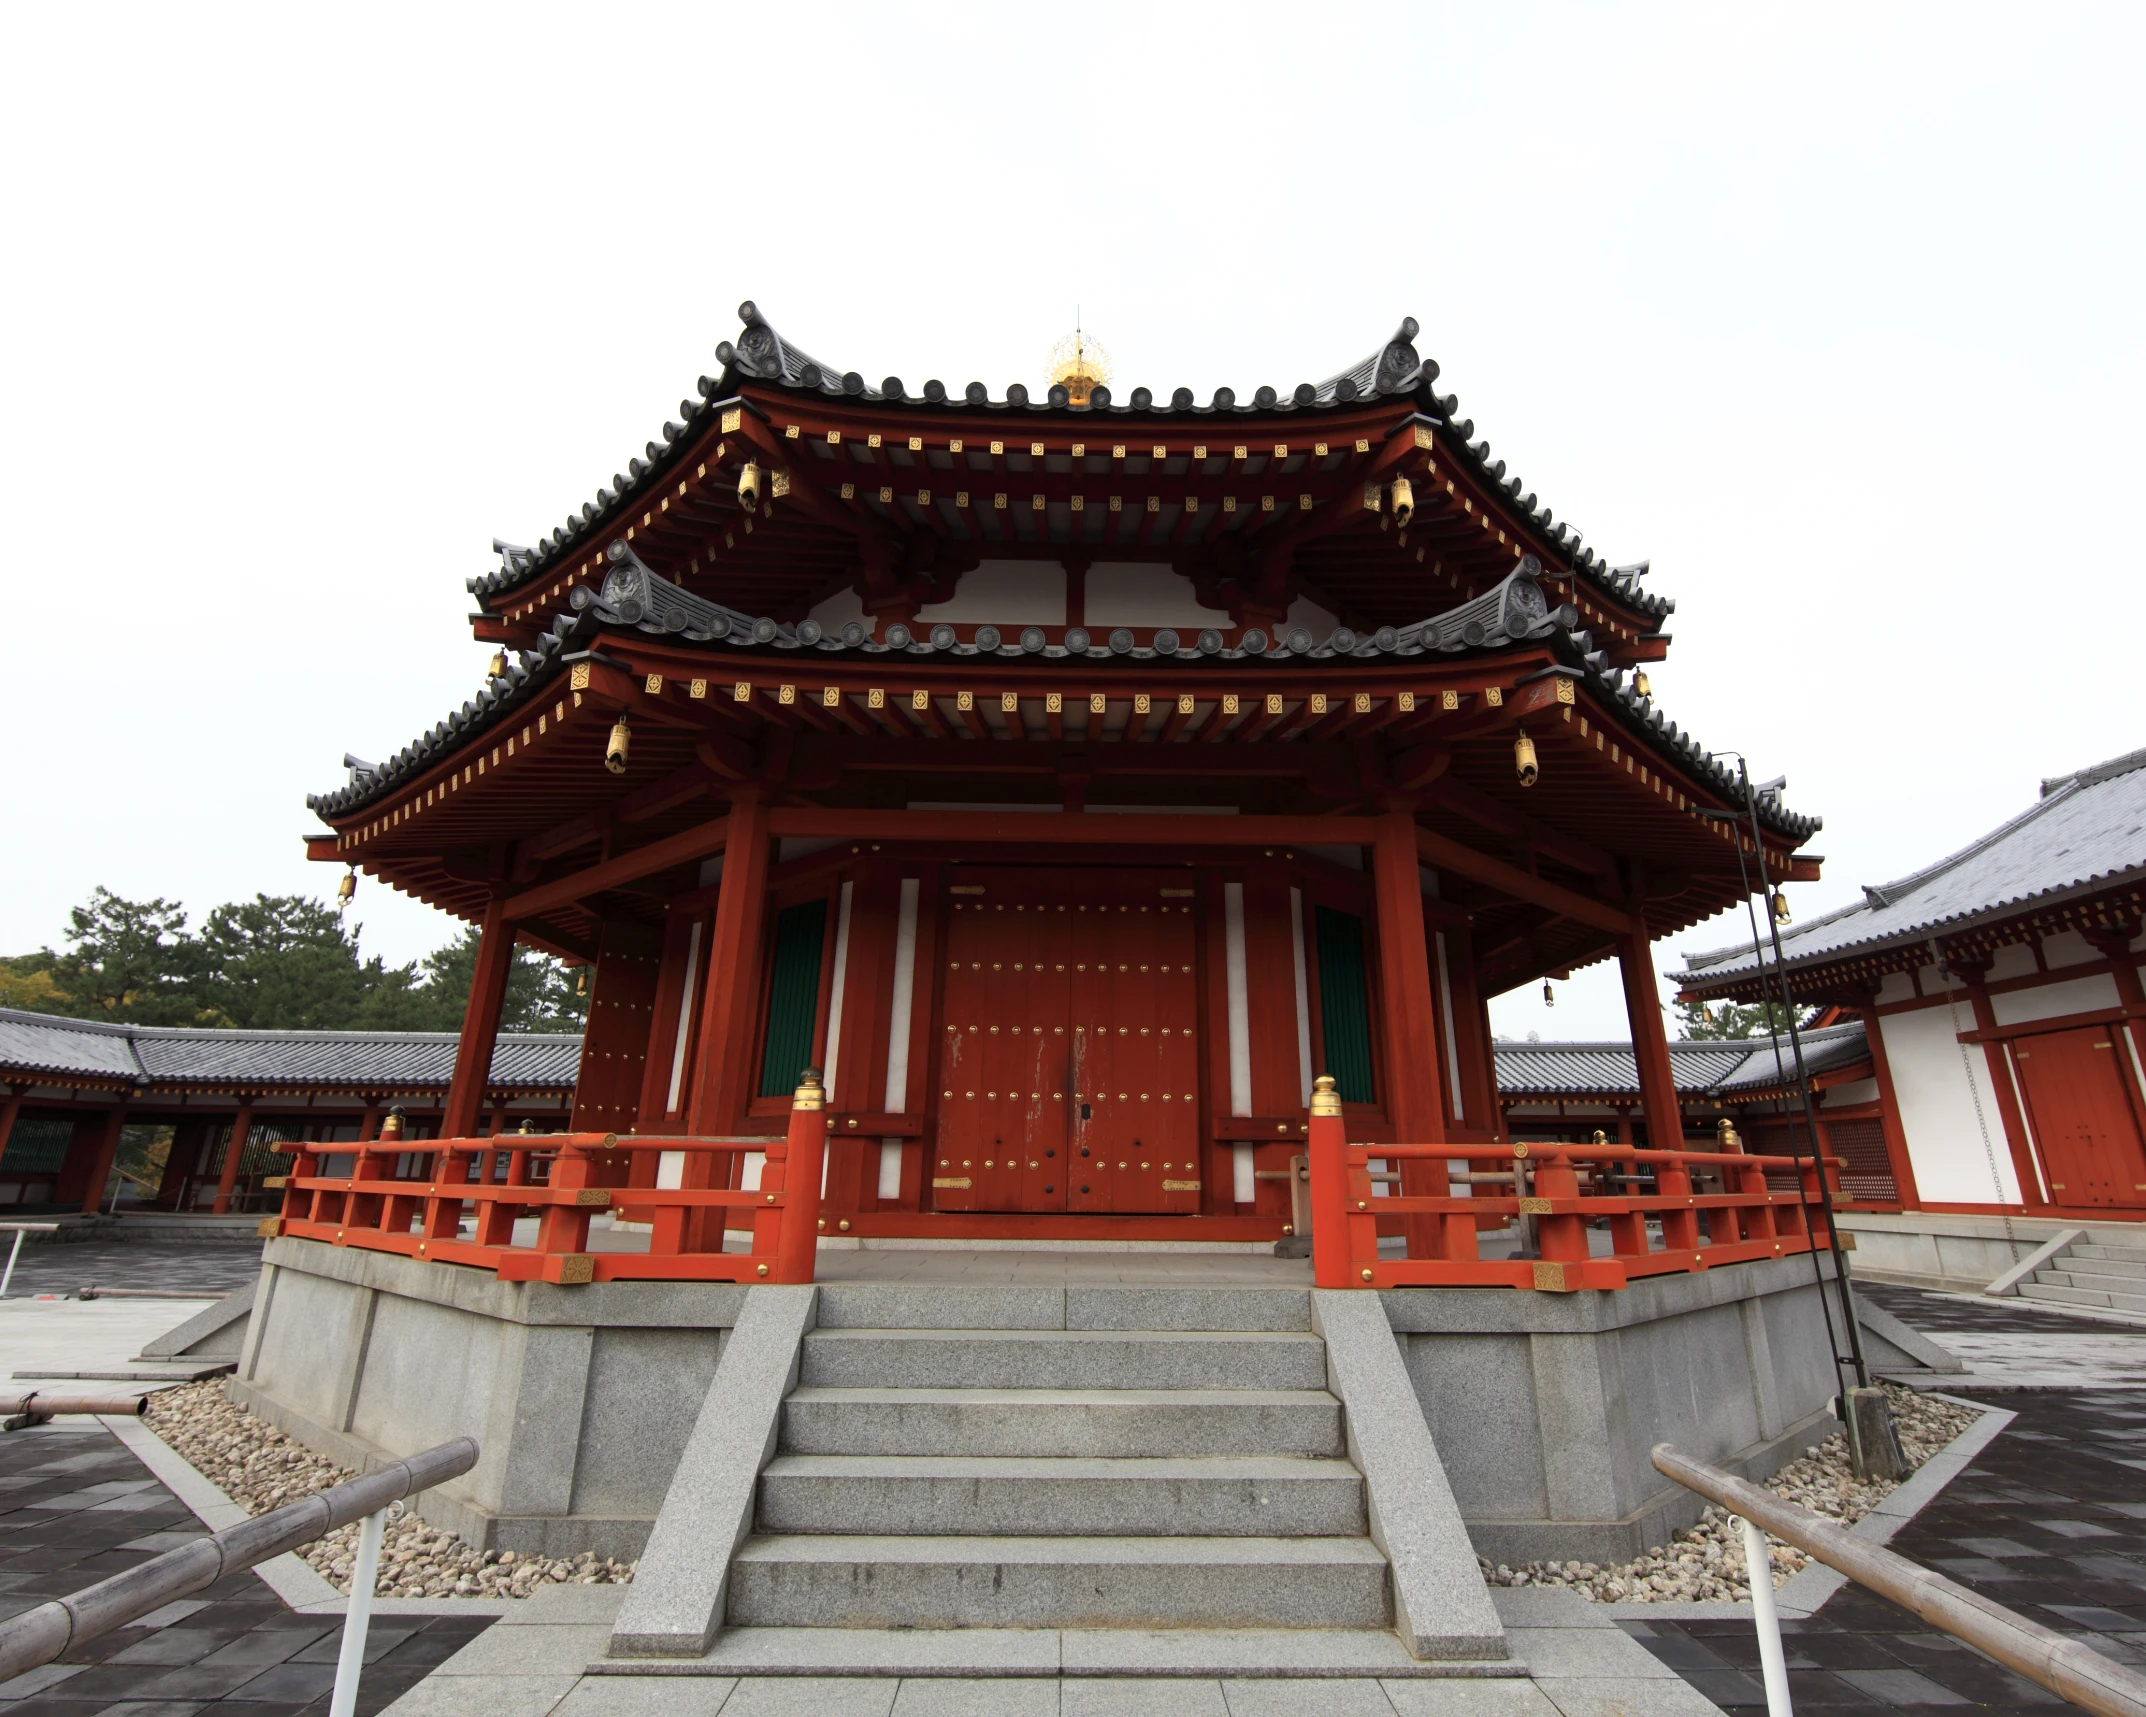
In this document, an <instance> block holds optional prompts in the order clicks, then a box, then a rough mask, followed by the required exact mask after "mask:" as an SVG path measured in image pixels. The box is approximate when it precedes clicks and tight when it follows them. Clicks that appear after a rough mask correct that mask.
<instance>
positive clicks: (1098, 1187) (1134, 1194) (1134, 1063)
mask: <svg viewBox="0 0 2146 1717" xmlns="http://www.w3.org/2000/svg"><path fill="white" fill-rule="evenodd" d="M1185 882H1186V879H1185V877H1184V874H1183V873H1182V872H1180V873H1177V875H1176V876H1175V877H1172V876H1171V874H1170V873H1168V872H1162V873H1156V872H1146V873H1139V872H1135V873H1118V874H1117V875H1115V876H1110V877H1105V878H1096V879H1092V880H1090V882H1089V883H1088V886H1087V887H1086V888H1085V889H1084V890H1083V893H1084V895H1085V896H1086V898H1084V899H1082V900H1080V901H1078V902H1076V903H1075V905H1074V911H1073V924H1074V949H1073V954H1074V959H1073V988H1072V1004H1073V1005H1072V1036H1073V1070H1072V1076H1071V1077H1072V1084H1073V1108H1072V1114H1071V1122H1072V1145H1073V1160H1072V1167H1073V1168H1074V1170H1075V1171H1076V1173H1075V1175H1074V1179H1073V1187H1072V1199H1071V1203H1070V1208H1071V1209H1074V1210H1086V1211H1094V1212H1097V1213H1099V1214H1101V1213H1108V1214H1111V1215H1118V1216H1124V1215H1132V1214H1183V1215H1192V1214H1194V1213H1196V1212H1197V1211H1198V1210H1199V1208H1200V1161H1201V1156H1202V1152H1201V1150H1200V1140H1199V1132H1200V1105H1199V1071H1198V1070H1199V1045H1198V1025H1199V1017H1198V1007H1197V1000H1196V998H1197V993H1198V992H1197V987H1196V982H1195V979H1194V975H1193V964H1194V960H1193V953H1194V948H1195V946H1196V940H1197V939H1196V936H1195V932H1194V923H1193V911H1192V907H1193V900H1192V890H1191V889H1190V888H1189V887H1187V886H1185Z"/></svg>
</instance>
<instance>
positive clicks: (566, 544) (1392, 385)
mask: <svg viewBox="0 0 2146 1717" xmlns="http://www.w3.org/2000/svg"><path fill="white" fill-rule="evenodd" d="M738 319H739V320H740V322H742V323H743V324H744V328H743V330H742V331H741V333H740V334H739V336H738V340H737V342H736V343H735V344H733V343H732V342H731V341H728V340H725V341H723V342H722V343H721V344H720V345H718V346H717V347H716V349H715V355H716V358H717V359H718V361H719V362H720V363H721V365H722V369H721V370H720V372H719V373H718V374H716V375H714V376H702V377H701V378H700V379H699V381H698V383H697V384H696V392H697V394H698V397H697V398H688V399H683V400H680V401H679V402H678V411H679V417H680V418H681V419H682V420H683V421H667V422H665V424H664V425H663V431H662V435H663V439H662V441H661V442H656V441H650V442H649V443H648V444H647V445H646V446H645V447H644V448H643V449H642V456H636V457H634V458H630V459H628V460H627V462H626V469H625V470H624V471H621V472H617V473H614V475H613V476H612V479H611V487H609V488H599V489H598V490H597V491H596V495H595V498H594V500H592V501H588V502H584V503H583V504H582V506H581V507H580V509H579V510H578V511H577V512H575V513H572V514H569V515H568V517H567V518H566V520H565V522H564V523H563V524H562V525H560V526H559V527H557V528H555V529H554V530H552V531H551V532H550V533H549V534H548V535H546V536H544V537H542V538H540V539H539V540H538V542H537V544H536V546H535V547H534V548H523V547H520V546H518V545H515V544H511V543H507V542H505V541H503V540H498V539H495V541H494V543H493V549H494V552H496V553H497V554H498V555H499V557H500V564H499V565H498V566H497V567H495V568H494V569H492V570H491V571H489V572H486V573H480V574H478V575H477V576H476V577H474V578H471V579H469V580H467V581H466V582H467V587H468V589H469V590H470V591H471V593H472V594H474V595H475V596H477V597H478V599H479V600H480V601H483V600H487V599H489V598H491V597H494V596H498V595H502V594H503V593H505V592H508V591H511V590H515V589H518V588H519V587H520V586H522V585H523V584H526V583H528V582H529V581H530V580H532V579H535V578H537V577H540V576H541V575H542V574H543V572H544V570H545V568H546V567H547V566H548V565H549V564H550V563H551V562H552V560H553V559H554V558H555V557H556V556H558V555H559V554H561V553H562V552H564V551H565V550H567V549H569V548H573V549H574V550H575V552H577V553H578V552H579V548H578V545H579V544H580V543H581V542H582V540H583V539H584V538H585V537H588V536H591V535H594V534H596V533H597V531H598V530H599V528H600V527H602V526H603V525H605V524H606V523H607V522H608V521H609V520H610V519H611V518H612V516H613V515H614V514H616V513H621V512H625V511H629V510H630V502H629V497H631V496H632V495H634V494H636V493H637V492H638V491H640V490H641V489H642V488H643V487H644V486H646V485H647V484H649V483H650V482H652V481H655V480H657V479H660V478H662V477H663V476H664V474H665V473H666V472H667V471H668V469H669V467H670V465H671V463H672V461H673V460H675V459H677V458H680V457H682V456H683V454H684V452H685V449H686V448H687V447H688V446H689V445H690V444H691V443H692V442H693V440H694V436H693V434H692V433H691V432H692V430H693V428H694V426H695V425H696V424H698V423H700V422H701V421H702V420H703V419H704V418H705V417H706V416H707V414H708V413H709V412H710V411H712V410H714V409H715V407H716V406H717V405H718V404H722V403H728V402H730V401H731V400H732V399H733V398H734V396H735V390H736V387H737V384H738V382H739V380H740V378H746V379H752V380H758V381H765V382H770V383H772V384H774V385H776V386H780V387H790V388H803V389H810V390H812V391H814V392H818V393H821V394H823V395H826V396H828V397H831V398H836V399H856V400H867V401H873V402H883V403H887V404H896V405H901V406H905V407H907V406H924V407H946V408H949V409H957V410H960V409H966V410H978V409H982V410H992V411H1007V410H1015V411H1052V412H1066V413H1068V414H1071V415H1073V416H1074V417H1076V418H1078V417H1081V416H1084V415H1087V414H1091V413H1101V414H1106V415H1110V416H1124V415H1127V414H1130V413H1135V412H1139V413H1147V412H1154V413H1159V414H1163V415H1172V414H1177V415H1182V414H1186V413H1193V414H1197V415H1202V416H1205V415H1212V414H1214V413H1217V412H1231V413H1249V412H1266V411H1275V412H1293V411H1313V410H1331V409H1333V408H1335V407H1337V406H1346V405H1350V404H1355V403H1359V402H1362V401H1366V400H1374V399H1380V398H1386V397H1400V396H1404V395H1405V396H1408V397H1411V398H1414V399H1415V400H1416V401H1417V404H1418V408H1419V410H1421V411H1423V412H1424V413H1425V415H1427V416H1429V417H1430V418H1431V419H1432V421H1433V422H1434V423H1435V424H1436V425H1437V426H1438V427H1439V428H1440V429H1442V430H1444V431H1445V433H1446V434H1447V435H1448V436H1449V437H1451V440H1452V445H1451V451H1452V452H1453V453H1454V454H1455V455H1456V456H1458V457H1459V458H1460V459H1462V460H1463V461H1464V462H1465V463H1467V464H1469V465H1471V466H1473V468H1474V470H1475V473H1476V475H1478V476H1480V477H1481V478H1483V479H1484V480H1485V481H1486V482H1487V484H1488V485H1489V486H1490V487H1491V488H1493V489H1495V490H1497V491H1498V492H1499V493H1500V494H1501V495H1502V496H1503V497H1504V499H1505V501H1506V503H1507V504H1509V505H1510V506H1511V507H1512V508H1513V510H1514V512H1515V513H1516V515H1517V516H1518V517H1520V518H1522V519H1524V520H1526V521H1527V522H1528V523H1529V524H1530V525H1532V526H1533V527H1534V528H1535V529H1536V530H1538V531H1540V532H1541V533H1542V536H1543V540H1544V543H1545V546H1546V547H1548V548H1550V549H1552V550H1553V551H1554V552H1555V554H1556V556H1557V557H1558V558H1559V559H1560V560H1561V562H1562V564H1563V566H1564V567H1565V569H1566V570H1568V571H1569V572H1571V573H1572V574H1573V575H1575V576H1585V577H1586V578H1588V579H1589V580H1590V581H1592V582H1593V583H1594V584H1596V585H1598V586H1599V587H1600V588H1602V589H1603V590H1605V591H1607V592H1609V593H1610V594H1611V595H1613V596H1615V597H1616V598H1617V600H1619V601H1620V602H1623V603H1625V604H1627V605H1628V606H1630V607H1632V608H1634V609H1636V610H1637V611H1639V612H1640V613H1643V614H1646V615H1649V616H1651V617H1652V618H1653V620H1654V621H1655V623H1656V625H1657V628H1658V627H1659V624H1660V622H1661V621H1662V620H1663V619H1664V618H1665V617H1666V616H1668V615H1669V614H1670V613H1671V612H1673V611H1674V610H1675V608H1676V603H1675V601H1674V600H1673V599H1672V598H1669V597H1664V596H1657V595H1654V594H1653V593H1652V592H1650V591H1646V590H1643V589H1641V588H1640V579H1641V578H1642V577H1643V576H1644V575H1645V572H1646V570H1647V562H1645V561H1637V562H1632V563H1629V564H1626V565H1622V566H1613V565H1612V564H1611V563H1610V562H1609V560H1608V559H1607V558H1606V557H1604V556H1602V555H1599V554H1597V553H1596V552H1595V551H1594V550H1593V549H1592V548H1589V547H1587V546H1586V545H1585V540H1584V538H1583V537H1582V535H1581V533H1580V532H1578V531H1576V530H1574V529H1573V528H1572V527H1571V526H1570V525H1568V524H1563V523H1560V522H1559V521H1558V520H1557V518H1556V516H1555V515H1554V514H1553V513H1552V512H1551V511H1550V509H1549V508H1547V507H1544V506H1542V505H1540V504H1539V503H1538V502H1537V500H1536V497H1535V495H1534V494H1533V493H1532V492H1527V493H1523V488H1524V485H1523V484H1522V482H1521V480H1520V479H1519V478H1518V477H1517V476H1508V474H1507V472H1506V467H1505V461H1504V460H1502V459H1493V458H1492V457H1491V451H1490V443H1489V442H1488V441H1487V440H1484V441H1477V440H1475V439H1474V437H1475V422H1474V420H1473V419H1472V418H1463V417H1461V416H1460V415H1459V414H1460V399H1459V397H1458V396H1457V395H1455V394H1450V393H1449V394H1444V395H1440V394H1439V393H1437V392H1436V391H1435V388H1434V385H1433V384H1434V383H1436V381H1437V380H1438V376H1439V367H1438V363H1437V360H1436V359H1433V358H1426V357H1424V356H1422V355H1421V354H1420V353H1419V352H1418V351H1417V349H1416V347H1415V344H1414V341H1415V338H1416V335H1417V333H1418V331H1419V330H1418V325H1417V322H1416V319H1415V318H1414V317H1413V316H1407V317H1403V318H1402V320H1401V323H1400V325H1399V326H1398V327H1397V328H1396V329H1395V331H1394V333H1393V334H1392V335H1391V336H1390V337H1389V338H1388V339H1387V340H1385V341H1384V342H1382V343H1381V344H1380V346H1379V347H1378V348H1377V349H1376V350H1375V351H1374V352H1372V353H1371V355H1370V356H1369V357H1366V358H1362V359H1359V360H1358V361H1357V362H1356V363H1354V364H1352V365H1350V366H1349V367H1348V368H1346V369H1343V370H1340V371H1338V372H1336V373H1335V374H1334V375H1332V376H1329V377H1328V378H1327V379H1326V380H1325V381H1323V382H1319V383H1312V382H1300V383H1299V384H1297V386H1296V387H1294V388H1293V389H1291V390H1289V391H1288V392H1286V393H1284V392H1281V391H1278V390H1277V389H1275V388H1272V387H1264V386H1263V387H1260V388H1258V389H1256V390H1255V391H1254V392H1253V394H1252V396H1251V398H1250V399H1249V400H1247V401H1240V400H1239V399H1238V397H1237V394H1236V391H1235V390H1234V389H1232V388H1227V387H1224V388H1218V389H1217V390H1216V391H1215V394H1214V396H1213V398H1212V400H1211V401H1210V403H1209V404H1207V405H1204V406H1202V405H1197V404H1195V403H1194V399H1193V394H1192V390H1191V389H1190V388H1185V387H1180V388H1177V389H1175V390H1174V391H1173V392H1172V393H1171V395H1170V399H1169V402H1168V404H1164V403H1162V402H1161V401H1159V400H1158V399H1156V397H1155V396H1154V394H1153V393H1152V392H1151V390H1149V389H1147V388H1144V387H1141V388H1135V389H1133V391H1132V392H1131V394H1130V395H1128V396H1127V399H1126V402H1125V403H1124V404H1119V403H1117V401H1116V400H1115V399H1114V397H1113V396H1112V394H1111V392H1110V390H1109V388H1107V387H1103V388H1098V389H1097V390H1095V393H1094V394H1093V395H1092V396H1091V402H1090V403H1088V404H1086V405H1074V404H1073V403H1071V401H1070V399H1068V398H1065V397H1063V396H1064V394H1065V390H1064V389H1063V388H1062V387H1054V388H1051V389H1050V390H1048V392H1047V393H1046V396H1045V397H1044V398H1043V399H1042V400H1040V401H1038V400H1035V399H1032V398H1030V396H1029V392H1028V389H1027V387H1026V386H1025V385H1024V384H1022V383H1019V382H1015V383H1011V384H1009V386H1008V387H1007V390H1006V394H1005V397H1003V398H1001V399H993V398H991V394H990V389H989V388H988V387H987V386H986V385H985V384H984V383H982V382H970V383H969V384H967V386H966V387H965V388H964V389H963V390H962V392H961V393H960V394H958V395H957V394H955V393H953V392H951V391H950V390H949V389H948V388H947V387H946V385H945V384H944V383H943V382H940V381H938V380H936V379H934V380H932V381H928V382H926V383H925V384H924V389H923V392H922V393H921V394H912V393H910V392H909V390H908V389H907V387H906V386H905V385H904V384H903V383H902V381H901V379H900V378H899V377H897V376H888V377H887V378H886V379H885V380H884V381H882V382H881V383H880V385H879V386H878V387H876V388H875V387H872V386H870V385H869V384H867V383H866V381H865V379H864V377H863V375H862V374H860V373H859V372H857V371H855V370H849V371H844V372H842V373H841V374H840V375H837V374H836V373H835V372H834V370H833V368H832V366H829V365H825V364H822V363H821V362H820V361H819V360H818V359H816V358H813V357H811V356H810V355H808V354H807V353H806V352H804V351H803V349H802V348H800V347H798V346H796V345H794V344H793V343H791V342H790V341H788V340H786V339H784V338H783V336H782V335H780V334H778V333H777V332H776V331H775V328H774V326H773V324H772V323H770V322H769V321H768V320H767V318H766V317H765V316H764V315H763V314H762V313H761V311H760V307H759V306H758V305H757V304H755V303H754V302H753V301H752V300H751V299H747V300H746V301H745V302H744V303H742V304H740V305H739V306H738Z"/></svg>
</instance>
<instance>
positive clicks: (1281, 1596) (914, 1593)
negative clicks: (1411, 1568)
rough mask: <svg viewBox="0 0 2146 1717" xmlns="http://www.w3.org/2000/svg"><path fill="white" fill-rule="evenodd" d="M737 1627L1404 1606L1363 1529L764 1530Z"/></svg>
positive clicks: (1368, 1621)
mask: <svg viewBox="0 0 2146 1717" xmlns="http://www.w3.org/2000/svg"><path fill="white" fill-rule="evenodd" d="M728 1619H729V1623H730V1625H731V1626H734V1627H828V1628H1128V1627H1139V1628H1190V1627H1202V1628H1371V1627H1379V1626H1383V1625H1385V1624H1386V1623H1388V1622H1390V1621H1391V1619H1392V1606H1391V1601H1390V1598H1389V1596H1388V1592H1387V1579H1386V1559H1385V1557H1383V1556H1382V1555H1381V1554H1380V1553H1379V1551H1378V1549H1377V1547H1376V1546H1375V1545H1373V1544H1372V1543H1371V1542H1370V1541H1369V1540H1368V1539H1364V1538H1054V1537H1042V1538H990V1537H986V1538H952V1537H933V1538H916V1537H884V1538H873V1537H833V1536H820V1535H812V1534H781V1535H769V1536H765V1537H758V1538H753V1539H750V1540H748V1541H747V1543H746V1544H745V1545H744V1547H743V1548H742V1549H740V1550H739V1552H738V1555H737V1559H736V1560H735V1561H734V1562H733V1563H732V1565H731V1571H730V1593H729V1609H728Z"/></svg>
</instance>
